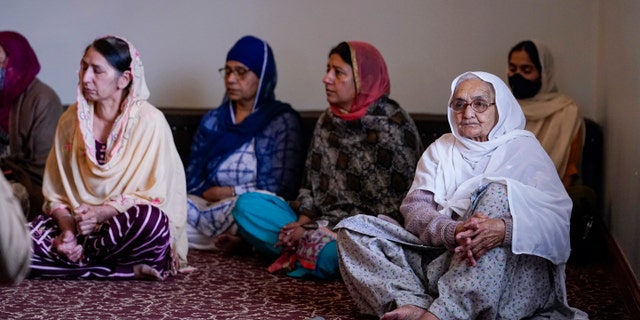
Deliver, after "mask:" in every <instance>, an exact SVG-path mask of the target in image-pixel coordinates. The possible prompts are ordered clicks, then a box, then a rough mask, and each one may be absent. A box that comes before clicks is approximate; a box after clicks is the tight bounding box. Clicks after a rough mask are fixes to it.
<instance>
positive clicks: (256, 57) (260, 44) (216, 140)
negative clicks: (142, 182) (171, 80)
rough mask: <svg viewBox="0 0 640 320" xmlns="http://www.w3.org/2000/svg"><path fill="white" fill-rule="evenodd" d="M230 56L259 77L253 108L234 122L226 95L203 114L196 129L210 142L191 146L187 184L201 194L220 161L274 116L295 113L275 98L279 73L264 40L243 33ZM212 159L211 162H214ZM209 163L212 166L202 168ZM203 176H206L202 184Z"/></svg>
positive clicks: (233, 104) (257, 133)
mask: <svg viewBox="0 0 640 320" xmlns="http://www.w3.org/2000/svg"><path fill="white" fill-rule="evenodd" d="M231 60H233V61H239V62H241V63H242V64H244V65H245V66H247V67H248V68H249V70H251V71H252V72H253V73H255V74H256V76H258V78H259V84H258V92H257V93H256V101H255V102H254V107H253V112H252V113H251V114H250V115H249V116H248V117H247V118H245V119H244V120H243V121H242V122H241V123H238V124H236V123H234V122H233V115H232V112H234V108H235V103H234V102H233V101H230V100H229V98H228V97H227V96H226V95H225V97H224V99H223V102H222V104H221V105H220V106H219V107H218V109H215V110H212V111H210V112H209V113H208V114H207V115H205V116H204V117H203V120H202V123H201V125H200V128H199V131H201V132H200V134H201V135H202V136H204V137H207V140H208V141H209V142H208V145H207V146H206V147H204V148H192V150H191V161H190V166H189V168H188V170H187V188H188V189H189V190H190V193H193V194H201V193H202V192H204V190H206V189H207V188H208V187H210V186H211V185H212V184H211V181H213V180H214V179H215V174H216V171H217V168H218V166H219V165H220V163H222V162H223V161H224V160H225V159H226V158H227V157H228V156H229V155H231V154H232V153H233V152H234V151H235V150H237V149H238V148H240V147H241V146H242V145H244V144H245V143H247V142H248V141H250V140H251V139H253V138H254V137H256V136H257V135H259V134H260V133H261V132H262V131H263V130H264V129H265V128H266V127H267V125H269V123H271V121H272V120H273V119H274V118H275V117H277V116H279V115H281V114H283V113H285V112H291V113H293V114H296V115H297V114H298V113H297V112H295V110H293V108H292V107H291V106H290V105H289V104H286V103H283V102H280V101H278V100H276V99H275V88H276V83H277V80H278V73H277V71H276V63H275V59H274V58H273V52H272V51H271V47H270V46H269V45H268V44H267V43H266V42H265V41H263V40H261V39H258V38H256V37H254V36H244V37H242V38H241V39H240V40H238V42H236V44H235V45H234V46H233V47H232V48H231V50H229V53H228V54H227V60H226V61H231ZM210 114H211V115H214V114H215V117H216V119H215V121H207V116H208V115H210ZM207 124H209V126H208V125H207ZM211 162H214V163H213V166H212V165H211ZM212 167H213V170H211V169H210V170H204V169H205V168H212ZM203 180H206V181H205V183H204V184H203V183H202V181H203ZM193 188H197V189H193Z"/></svg>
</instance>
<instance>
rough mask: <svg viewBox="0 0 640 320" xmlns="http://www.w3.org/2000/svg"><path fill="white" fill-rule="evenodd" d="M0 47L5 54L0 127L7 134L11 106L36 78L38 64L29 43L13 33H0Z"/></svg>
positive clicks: (0, 96) (38, 69) (0, 93)
mask: <svg viewBox="0 0 640 320" xmlns="http://www.w3.org/2000/svg"><path fill="white" fill-rule="evenodd" d="M0 46H2V48H3V49H4V51H5V52H6V54H7V58H8V62H9V63H8V64H7V66H6V67H5V68H6V70H5V78H4V84H3V86H2V90H0V127H2V129H4V131H6V132H9V113H10V112H11V104H12V103H13V101H14V100H15V99H16V98H17V97H18V96H19V95H20V94H22V92H24V90H26V89H27V87H28V86H29V85H30V84H31V82H33V79H35V78H36V75H37V74H38V72H40V63H39V62H38V57H37V56H36V53H35V52H34V51H33V49H32V48H31V45H29V41H27V39H26V38H25V37H23V36H22V35H21V34H19V33H17V32H13V31H2V32H0Z"/></svg>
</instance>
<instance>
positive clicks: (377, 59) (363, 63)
mask: <svg viewBox="0 0 640 320" xmlns="http://www.w3.org/2000/svg"><path fill="white" fill-rule="evenodd" d="M348 44H349V48H350V49H351V62H352V64H353V66H352V68H353V78H354V81H355V82H356V98H355V99H354V100H353V104H352V105H351V109H350V110H349V113H344V111H342V109H341V108H339V107H338V106H335V105H330V106H329V108H330V110H331V111H332V112H333V114H335V115H336V116H337V117H339V118H342V119H344V120H354V119H358V118H361V117H362V116H364V115H365V114H366V113H367V108H369V106H371V105H372V104H373V102H375V101H376V100H378V98H380V97H381V96H382V95H389V94H390V93H391V82H390V81H389V73H388V72H387V64H386V63H385V61H384V58H383V57H382V55H381V54H380V52H379V51H378V49H376V48H375V47H374V46H372V45H371V44H369V43H366V42H359V41H349V42H348Z"/></svg>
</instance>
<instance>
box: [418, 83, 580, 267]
mask: <svg viewBox="0 0 640 320" xmlns="http://www.w3.org/2000/svg"><path fill="white" fill-rule="evenodd" d="M472 73H473V74H475V75H476V76H478V77H480V78H481V79H482V80H484V81H486V82H489V83H491V84H492V85H493V87H494V89H495V92H496V107H497V109H498V116H499V117H498V119H499V120H498V123H496V125H495V126H494V128H493V129H492V130H491V132H490V133H489V141H486V142H476V141H473V140H471V139H467V138H464V137H462V136H461V135H460V134H459V133H458V130H457V127H458V126H457V124H456V121H455V116H454V112H453V111H452V110H451V109H450V108H449V107H447V110H448V116H449V124H450V126H451V132H452V133H449V134H445V135H443V136H442V137H441V138H439V139H438V140H436V141H435V142H434V143H433V144H432V145H431V146H429V148H427V151H425V153H424V154H423V156H422V158H421V159H420V161H419V162H418V167H417V169H416V175H415V178H414V181H413V185H412V186H411V190H410V191H409V192H412V191H413V190H416V189H421V190H426V191H430V192H432V193H433V194H434V200H435V201H436V203H438V209H439V210H440V212H441V213H442V214H446V215H448V216H454V214H453V213H454V212H455V213H457V214H458V215H459V216H462V215H463V214H464V213H465V212H466V210H467V208H468V207H469V205H470V201H469V197H470V195H471V194H472V192H473V191H474V190H476V189H477V188H478V187H480V186H482V185H483V184H486V183H488V182H491V181H497V182H500V183H503V184H505V185H506V186H507V192H508V197H509V207H510V209H511V215H512V217H513V242H512V250H513V252H514V253H517V254H520V253H525V254H532V255H537V256H540V257H543V258H546V259H548V260H550V261H551V262H553V263H555V264H560V263H564V262H566V261H567V259H568V258H569V253H570V243H569V217H570V215H571V206H572V203H571V199H570V198H569V196H568V195H567V192H566V191H565V188H564V186H563V185H562V182H561V181H560V178H559V177H558V174H557V173H556V171H555V168H554V167H553V163H552V162H551V160H550V159H549V156H548V155H547V154H546V152H545V151H544V149H542V147H541V146H540V143H539V142H538V141H537V140H536V138H535V137H534V136H533V134H532V133H531V132H529V131H526V130H523V129H524V124H525V120H524V115H523V114H522V111H521V109H520V106H519V105H518V102H517V100H516V99H515V98H514V97H513V95H512V94H511V91H510V89H509V87H508V86H507V85H506V84H505V83H504V82H503V81H502V80H500V78H498V77H496V76H495V75H493V74H489V73H485V72H472ZM464 75H465V74H463V75H460V76H459V77H457V78H456V79H455V80H454V81H453V83H452V84H451V94H452V96H453V94H454V92H455V89H456V87H457V86H458V84H459V81H460V79H461V77H463V76H464ZM476 163H477V164H476ZM476 165H477V166H480V167H476V168H473V167H474V166H476ZM478 170H480V171H481V172H480V173H479V174H478V173H477V171H478Z"/></svg>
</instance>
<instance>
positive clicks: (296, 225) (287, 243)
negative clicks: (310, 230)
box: [275, 222, 304, 252]
mask: <svg viewBox="0 0 640 320" xmlns="http://www.w3.org/2000/svg"><path fill="white" fill-rule="evenodd" d="M303 234H304V228H303V227H302V225H301V224H300V222H291V223H289V224H287V225H285V226H284V227H282V229H280V234H278V242H277V243H276V245H275V246H276V248H277V247H282V251H284V252H295V251H296V249H297V248H296V247H297V246H298V242H300V238H302V236H303Z"/></svg>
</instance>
